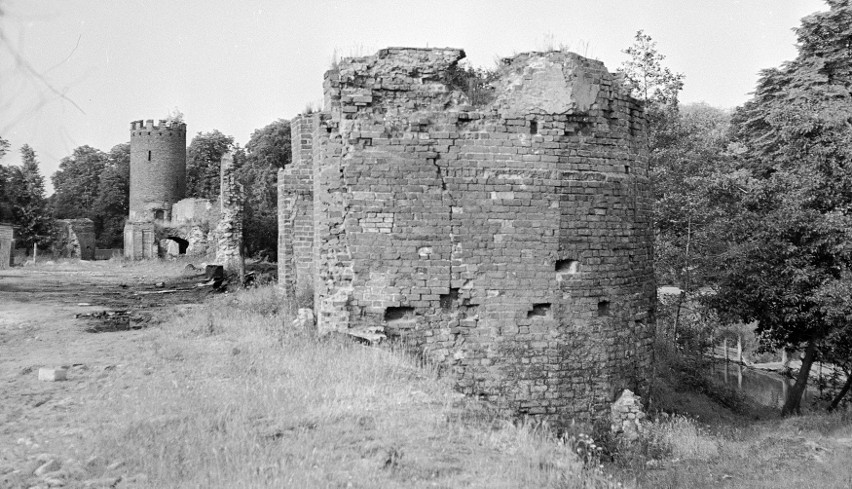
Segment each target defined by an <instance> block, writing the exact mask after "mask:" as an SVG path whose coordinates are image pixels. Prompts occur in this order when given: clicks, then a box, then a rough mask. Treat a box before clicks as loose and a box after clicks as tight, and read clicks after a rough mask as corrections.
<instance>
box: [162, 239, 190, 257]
mask: <svg viewBox="0 0 852 489" xmlns="http://www.w3.org/2000/svg"><path fill="white" fill-rule="evenodd" d="M167 239H168V240H169V241H170V242H169V246H168V248H169V250H168V251H169V255H173V256H174V255H185V254H186V250H187V248H189V241H187V240H185V239H183V238H178V237H177V236H169V237H168V238H167Z"/></svg>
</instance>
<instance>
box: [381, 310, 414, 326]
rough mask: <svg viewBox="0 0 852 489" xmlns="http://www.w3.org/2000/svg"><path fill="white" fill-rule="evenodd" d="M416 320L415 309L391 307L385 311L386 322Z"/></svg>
mask: <svg viewBox="0 0 852 489" xmlns="http://www.w3.org/2000/svg"><path fill="white" fill-rule="evenodd" d="M410 319H414V308H413V307H389V308H387V309H385V321H386V322H389V323H392V322H395V321H407V320H410Z"/></svg>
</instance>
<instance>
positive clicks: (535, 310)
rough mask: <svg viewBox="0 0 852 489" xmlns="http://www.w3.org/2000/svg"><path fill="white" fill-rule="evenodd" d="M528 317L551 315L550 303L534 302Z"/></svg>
mask: <svg viewBox="0 0 852 489" xmlns="http://www.w3.org/2000/svg"><path fill="white" fill-rule="evenodd" d="M527 317H528V318H536V317H550V303H549V302H543V303H541V304H533V306H532V310H531V311H529V312H528V313H527Z"/></svg>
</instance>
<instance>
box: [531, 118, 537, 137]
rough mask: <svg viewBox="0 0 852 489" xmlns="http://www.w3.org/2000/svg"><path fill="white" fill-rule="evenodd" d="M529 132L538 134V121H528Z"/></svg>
mask: <svg viewBox="0 0 852 489" xmlns="http://www.w3.org/2000/svg"><path fill="white" fill-rule="evenodd" d="M530 134H538V121H535V120H532V121H530Z"/></svg>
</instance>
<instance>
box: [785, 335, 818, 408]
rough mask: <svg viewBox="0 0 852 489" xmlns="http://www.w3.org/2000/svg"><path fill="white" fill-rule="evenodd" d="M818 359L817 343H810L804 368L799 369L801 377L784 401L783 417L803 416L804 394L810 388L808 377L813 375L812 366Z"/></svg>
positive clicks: (799, 376) (803, 360)
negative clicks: (791, 415) (816, 358)
mask: <svg viewBox="0 0 852 489" xmlns="http://www.w3.org/2000/svg"><path fill="white" fill-rule="evenodd" d="M815 357H816V341H815V340H810V341H808V347H807V349H806V350H805V357H804V358H802V367H801V368H800V369H799V375H797V376H796V383H795V384H793V388H792V389H790V390H789V391H787V399H785V400H784V408H783V409H781V415H782V416H788V415H790V414H802V407H801V404H802V394H804V393H805V388H806V387H807V386H808V375H810V373H811V366H812V365H813V364H814V358H815Z"/></svg>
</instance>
